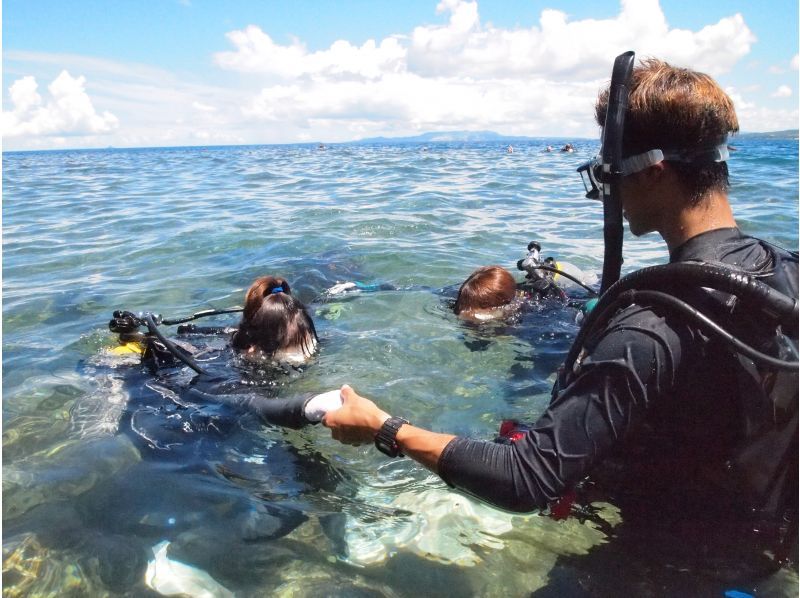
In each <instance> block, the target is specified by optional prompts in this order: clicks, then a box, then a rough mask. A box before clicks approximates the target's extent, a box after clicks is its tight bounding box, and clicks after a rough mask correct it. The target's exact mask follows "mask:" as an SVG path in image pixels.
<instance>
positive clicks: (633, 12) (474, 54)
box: [2, 0, 798, 148]
mask: <svg viewBox="0 0 800 598" xmlns="http://www.w3.org/2000/svg"><path fill="white" fill-rule="evenodd" d="M436 8H437V11H438V12H439V13H440V14H441V15H442V18H441V19H440V21H441V22H439V23H437V24H427V25H421V26H418V27H415V28H413V29H412V30H411V31H405V32H398V33H396V34H393V35H389V36H386V37H385V38H383V39H374V40H368V41H366V42H364V43H362V44H360V45H357V44H354V43H352V42H350V41H347V40H338V41H336V42H334V43H333V44H331V45H330V46H329V47H327V48H323V49H320V50H316V51H310V50H309V49H308V47H307V46H306V45H305V43H304V42H303V40H298V39H291V40H290V41H288V42H287V43H279V42H277V41H276V40H275V39H273V37H271V36H270V34H268V33H267V32H265V30H263V29H262V28H261V27H259V26H257V25H249V26H247V27H245V28H242V29H240V30H235V31H230V32H229V33H228V34H227V39H228V41H229V43H230V48H229V49H228V50H227V51H223V52H218V53H216V54H214V55H213V57H212V59H213V62H214V64H215V65H217V66H218V67H219V68H220V69H221V70H217V71H216V72H215V71H213V70H208V69H206V70H205V71H204V72H202V73H198V74H195V75H194V76H193V77H190V76H188V75H183V76H178V75H177V74H176V73H173V72H169V71H167V70H165V69H161V68H158V67H156V66H151V65H142V64H128V63H119V62H113V61H109V60H103V59H95V58H88V57H84V56H74V55H54V54H43V53H30V52H28V53H25V52H19V51H8V52H6V53H5V54H4V66H5V65H8V64H11V65H13V68H14V72H19V73H20V76H21V75H28V74H30V73H37V76H38V78H39V80H43V77H42V75H41V74H39V73H41V72H42V71H44V72H48V74H47V77H52V76H53V74H54V73H55V72H58V71H59V70H61V69H62V68H67V67H69V70H70V71H71V72H80V73H82V74H84V75H85V76H86V77H87V78H88V79H89V80H91V82H92V86H91V100H90V99H89V96H88V95H87V94H86V92H85V90H84V87H85V80H84V79H83V77H80V78H78V79H73V78H71V77H70V76H69V75H66V78H65V80H64V83H63V85H59V86H56V88H55V89H56V93H58V94H61V95H60V96H59V97H62V96H63V97H71V98H73V101H65V102H63V103H62V102H59V101H58V100H57V99H56V97H55V96H54V94H53V91H52V90H51V92H50V96H51V97H48V98H47V99H43V98H42V97H41V96H40V92H39V90H38V89H37V85H36V79H34V77H21V78H20V79H19V80H18V81H17V82H16V83H15V84H14V86H12V87H13V89H9V90H8V96H7V97H8V99H7V101H6V106H13V109H12V110H11V111H9V112H4V113H3V123H2V124H3V130H4V131H6V136H9V133H8V132H9V131H11V132H14V133H15V134H16V135H17V136H16V137H14V138H12V139H11V140H10V141H9V143H7V144H6V147H7V148H8V146H9V145H16V146H17V147H23V148H24V146H31V147H32V146H41V145H43V144H47V143H51V144H55V143H57V141H58V139H63V140H65V143H73V144H74V143H76V142H77V143H81V144H84V145H88V146H95V147H96V146H98V145H108V144H113V145H118V146H136V145H138V146H141V145H178V144H193V143H279V142H293V141H305V140H318V141H325V142H328V141H330V142H335V141H346V140H351V139H354V138H358V137H364V136H373V135H408V134H414V133H418V132H421V131H428V130H447V129H455V128H458V129H472V130H478V129H492V130H495V131H498V132H501V133H507V134H519V135H532V136H555V135H559V136H561V135H563V136H570V137H595V136H596V135H597V127H596V125H595V124H594V122H593V119H592V107H593V104H594V100H595V97H596V94H597V92H598V90H599V89H600V87H601V86H602V85H604V84H605V83H606V82H607V81H608V78H609V75H610V70H611V64H612V61H613V58H614V57H615V56H616V55H617V54H619V53H621V52H623V51H626V50H629V49H634V50H636V52H637V56H638V57H639V58H645V57H648V56H657V57H659V58H663V59H666V60H668V61H670V62H672V63H674V64H676V65H680V66H688V67H691V68H696V69H699V70H702V71H705V72H708V73H709V74H711V75H713V76H720V75H724V74H725V73H727V72H729V71H730V70H731V69H733V68H735V67H740V69H741V67H742V65H741V64H740V63H741V61H742V58H743V57H745V56H747V55H748V53H749V52H750V49H751V47H752V45H753V43H755V37H754V35H753V33H752V32H751V31H750V29H749V28H748V26H747V24H746V23H745V21H744V19H743V18H742V16H741V15H739V14H734V15H730V16H727V17H725V18H722V19H719V20H718V21H717V22H716V23H713V24H709V25H708V26H706V27H703V28H701V29H699V30H697V31H691V30H687V29H677V28H674V27H670V25H669V23H668V20H667V18H666V16H665V14H664V12H663V11H662V9H661V6H660V4H659V2H658V0H622V1H621V2H620V10H619V12H618V14H617V15H615V16H613V17H611V18H606V19H573V18H571V17H569V15H567V14H566V13H565V12H562V11H560V10H554V9H545V10H542V11H541V13H540V14H539V18H538V21H537V22H536V24H535V25H533V26H528V27H515V28H502V27H497V26H494V25H492V24H491V23H484V22H482V21H481V18H480V11H479V4H478V3H477V2H474V1H469V0H442V1H441V2H439V4H438V6H437V7H436ZM797 61H798V59H797V56H795V57H794V59H793V61H792V64H793V67H794V68H795V69H796V68H797ZM20 65H22V66H20ZM28 67H30V68H28ZM54 67H56V68H57V69H58V70H55V71H54V70H53V68H54ZM756 71H757V72H758V73H763V72H764V68H763V67H760V68H758V69H756V70H755V71H754V72H756ZM8 72H9V71H8V70H7V73H8ZM240 75H243V76H240ZM62 76H63V74H62ZM751 77H752V75H751ZM222 82H224V84H223V83H222ZM51 87H52V86H51ZM740 94H741V97H739V98H738V102H737V108H739V109H740V110H742V114H740V120H741V121H742V122H743V125H742V128H743V130H767V127H768V125H767V124H766V123H771V122H775V121H783V120H786V118H787V115H788V114H790V111H786V112H776V113H774V114H772V113H770V112H769V111H766V110H760V109H759V108H758V106H757V104H758V98H759V97H760V98H764V97H765V96H766V95H767V94H768V92H767V91H765V90H763V89H761V90H758V89H755V88H751V87H747V86H746V82H743V84H742V86H741V88H740ZM42 95H46V94H42ZM744 96H747V101H745V100H744ZM754 98H756V99H754ZM94 105H97V106H101V107H102V108H103V110H107V111H108V112H102V113H98V111H96V110H95V109H94V107H93V106H94ZM69 114H72V115H73V116H72V117H68V115H69ZM114 115H116V116H117V117H119V122H120V123H121V124H120V125H119V126H117V125H118V122H117V119H116V118H115V116H114ZM759 119H761V120H759ZM745 122H746V123H747V124H746V125H745V124H744V123H745ZM780 128H789V127H787V126H781V127H780ZM23 131H24V132H23ZM56 135H57V136H59V137H58V139H57V138H56V137H55V136H56ZM76 135H85V136H83V137H75V136H76ZM43 136H47V137H43Z"/></svg>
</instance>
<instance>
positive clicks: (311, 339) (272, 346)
mask: <svg viewBox="0 0 800 598" xmlns="http://www.w3.org/2000/svg"><path fill="white" fill-rule="evenodd" d="M316 341H317V331H316V329H315V328H314V322H313V321H312V320H311V316H309V315H308V311H307V310H306V306H305V305H303V303H302V302H301V301H300V300H299V299H297V298H295V297H294V296H293V295H292V294H291V288H290V287H289V283H288V282H287V281H286V279H284V278H280V277H277V276H262V277H260V278H257V279H256V280H255V282H253V284H252V285H251V286H250V288H249V289H248V291H247V295H246V296H245V303H244V313H243V314H242V321H241V322H240V323H239V328H238V330H237V331H236V333H235V334H234V336H233V340H232V344H233V347H234V349H237V350H238V351H243V352H248V351H250V350H251V349H257V350H260V351H262V352H263V354H264V355H265V356H266V357H272V356H274V355H275V353H277V352H279V351H292V350H297V349H300V350H301V351H302V352H303V354H305V355H311V354H312V353H313V352H314V344H315V343H316Z"/></svg>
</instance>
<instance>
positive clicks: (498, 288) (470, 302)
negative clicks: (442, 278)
mask: <svg viewBox="0 0 800 598" xmlns="http://www.w3.org/2000/svg"><path fill="white" fill-rule="evenodd" d="M516 294H517V283H516V281H515V280H514V277H513V276H511V273H510V272H509V271H508V270H506V269H505V268H502V267H500V266H483V267H482V268H478V269H477V270H475V271H474V272H473V273H472V274H470V275H469V277H468V278H467V279H466V280H465V281H464V283H463V284H462V285H461V288H460V289H458V297H457V298H456V304H455V306H454V308H453V310H454V311H455V313H456V314H457V315H458V314H460V313H461V312H463V311H470V310H473V309H491V308H493V307H502V306H504V305H508V304H509V303H511V302H512V301H513V300H514V297H515V296H516Z"/></svg>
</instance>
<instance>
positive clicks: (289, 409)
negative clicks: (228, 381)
mask: <svg viewBox="0 0 800 598" xmlns="http://www.w3.org/2000/svg"><path fill="white" fill-rule="evenodd" d="M190 392H191V396H192V397H193V398H195V399H200V400H203V401H205V402H209V403H221V404H223V405H230V406H231V407H234V408H235V409H238V410H240V411H245V412H247V413H252V414H254V415H256V416H258V417H259V418H260V419H261V420H262V421H264V422H265V423H268V424H273V425H276V426H282V427H284V428H294V429H297V428H302V427H304V426H307V425H309V424H312V423H316V422H311V421H309V420H308V419H307V418H306V416H305V406H306V403H308V401H309V400H310V399H311V398H312V396H313V395H301V396H297V397H291V398H286V399H278V398H273V399H271V398H267V397H263V396H260V395H257V394H219V395H215V394H209V393H206V392H202V391H200V390H197V389H192V390H191V391H190Z"/></svg>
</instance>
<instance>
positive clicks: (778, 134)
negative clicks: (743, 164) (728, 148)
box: [737, 129, 800, 139]
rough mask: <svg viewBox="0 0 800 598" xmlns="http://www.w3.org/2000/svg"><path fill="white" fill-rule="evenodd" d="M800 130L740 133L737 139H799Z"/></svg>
mask: <svg viewBox="0 0 800 598" xmlns="http://www.w3.org/2000/svg"><path fill="white" fill-rule="evenodd" d="M798 133H800V131H798V129H787V130H785V131H769V132H767V133H739V134H738V135H737V137H764V138H766V139H798Z"/></svg>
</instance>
